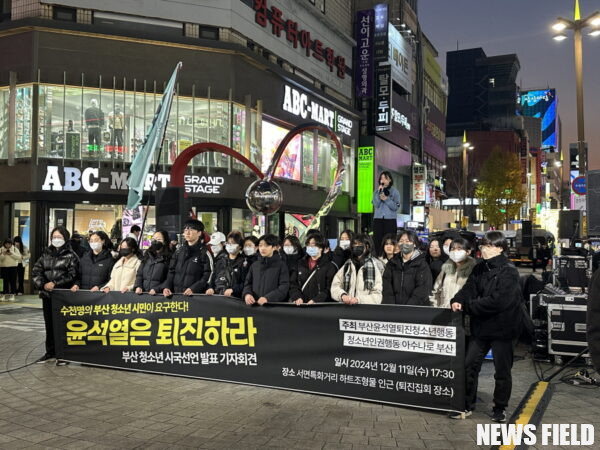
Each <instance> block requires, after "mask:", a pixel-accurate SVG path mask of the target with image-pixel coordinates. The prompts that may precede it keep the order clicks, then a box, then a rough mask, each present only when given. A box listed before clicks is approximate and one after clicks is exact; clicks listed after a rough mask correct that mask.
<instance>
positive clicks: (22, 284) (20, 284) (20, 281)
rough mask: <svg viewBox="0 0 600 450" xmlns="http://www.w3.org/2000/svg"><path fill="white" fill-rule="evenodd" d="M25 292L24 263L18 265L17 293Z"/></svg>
mask: <svg viewBox="0 0 600 450" xmlns="http://www.w3.org/2000/svg"><path fill="white" fill-rule="evenodd" d="M24 293H25V267H24V266H23V264H20V263H19V265H18V266H17V294H24Z"/></svg>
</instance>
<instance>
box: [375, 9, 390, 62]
mask: <svg viewBox="0 0 600 450" xmlns="http://www.w3.org/2000/svg"><path fill="white" fill-rule="evenodd" d="M374 10H375V29H374V33H373V54H374V57H375V62H387V60H388V54H389V49H388V5H387V4H385V3H381V4H379V5H375V8H374Z"/></svg>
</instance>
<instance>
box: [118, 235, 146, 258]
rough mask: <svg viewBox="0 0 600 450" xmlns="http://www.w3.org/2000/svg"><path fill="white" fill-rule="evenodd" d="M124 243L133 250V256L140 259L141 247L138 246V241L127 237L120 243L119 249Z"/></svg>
mask: <svg viewBox="0 0 600 450" xmlns="http://www.w3.org/2000/svg"><path fill="white" fill-rule="evenodd" d="M123 242H125V243H126V244H127V247H129V248H130V249H131V253H132V254H133V255H135V256H136V257H137V258H140V257H141V256H142V255H141V252H140V246H139V245H138V243H137V241H136V240H135V239H134V238H132V237H126V238H125V239H123V240H122V241H121V242H120V243H119V247H118V249H119V250H120V249H121V244H123Z"/></svg>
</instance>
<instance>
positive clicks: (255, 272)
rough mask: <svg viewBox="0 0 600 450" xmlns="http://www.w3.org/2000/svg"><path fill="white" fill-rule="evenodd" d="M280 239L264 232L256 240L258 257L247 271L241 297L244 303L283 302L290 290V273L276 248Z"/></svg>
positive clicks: (250, 304) (260, 304) (249, 304)
mask: <svg viewBox="0 0 600 450" xmlns="http://www.w3.org/2000/svg"><path fill="white" fill-rule="evenodd" d="M280 244H281V241H280V240H279V238H278V237H277V236H275V235H274V234H266V235H264V236H261V237H260V239H259V240H258V250H259V252H260V258H258V260H257V261H256V262H254V264H252V267H250V271H249V272H248V276H247V277H246V280H245V282H244V290H243V291H242V298H243V299H244V301H245V302H246V305H248V306H252V305H259V306H262V305H264V304H265V303H268V302H284V301H286V300H287V299H288V295H289V290H290V275H289V272H288V268H287V266H286V265H285V262H283V260H282V258H281V256H280V255H279V253H277V249H278V248H279V246H280Z"/></svg>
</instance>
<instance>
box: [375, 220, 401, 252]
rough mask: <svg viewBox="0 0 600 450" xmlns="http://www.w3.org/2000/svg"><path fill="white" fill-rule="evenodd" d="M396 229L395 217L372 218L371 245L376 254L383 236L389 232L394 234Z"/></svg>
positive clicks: (379, 249)
mask: <svg viewBox="0 0 600 450" xmlns="http://www.w3.org/2000/svg"><path fill="white" fill-rule="evenodd" d="M397 229H398V226H397V224H396V219H373V245H374V246H375V253H376V254H377V255H379V252H380V251H381V241H383V237H384V236H385V235H386V234H390V233H391V234H393V235H394V236H395V235H396V231H397Z"/></svg>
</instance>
